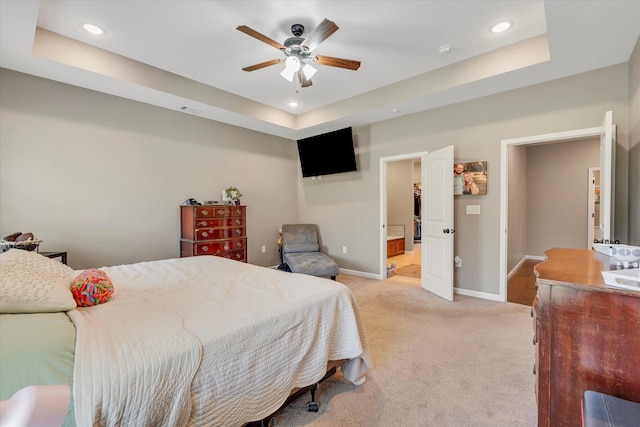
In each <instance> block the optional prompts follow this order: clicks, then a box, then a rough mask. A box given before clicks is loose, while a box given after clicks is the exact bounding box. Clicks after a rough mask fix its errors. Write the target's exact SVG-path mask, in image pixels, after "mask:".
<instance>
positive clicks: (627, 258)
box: [611, 245, 640, 267]
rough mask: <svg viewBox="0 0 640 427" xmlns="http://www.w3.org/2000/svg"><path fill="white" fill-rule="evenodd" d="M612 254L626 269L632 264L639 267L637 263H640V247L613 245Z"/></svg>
mask: <svg viewBox="0 0 640 427" xmlns="http://www.w3.org/2000/svg"><path fill="white" fill-rule="evenodd" d="M611 252H612V254H613V257H614V258H615V259H616V260H617V261H618V263H621V264H622V265H623V266H624V267H629V266H630V265H631V264H634V265H636V266H637V262H638V261H640V246H630V245H613V246H612V248H611Z"/></svg>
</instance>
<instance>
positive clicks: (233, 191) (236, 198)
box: [224, 187, 242, 206]
mask: <svg viewBox="0 0 640 427" xmlns="http://www.w3.org/2000/svg"><path fill="white" fill-rule="evenodd" d="M224 193H225V195H226V196H227V199H229V200H231V202H232V203H233V204H235V205H236V206H240V197H242V193H241V192H240V190H238V188H237V187H229V188H227V189H225V190H224Z"/></svg>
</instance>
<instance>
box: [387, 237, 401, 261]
mask: <svg viewBox="0 0 640 427" xmlns="http://www.w3.org/2000/svg"><path fill="white" fill-rule="evenodd" d="M402 254H404V238H402V239H391V240H387V258H389V257H392V256H396V255H402Z"/></svg>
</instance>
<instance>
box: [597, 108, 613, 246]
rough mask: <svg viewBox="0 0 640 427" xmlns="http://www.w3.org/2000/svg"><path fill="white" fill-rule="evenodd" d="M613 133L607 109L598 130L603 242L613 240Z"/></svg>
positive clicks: (611, 120) (611, 117)
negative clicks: (600, 127)
mask: <svg viewBox="0 0 640 427" xmlns="http://www.w3.org/2000/svg"><path fill="white" fill-rule="evenodd" d="M614 155H615V135H614V126H613V113H612V112H611V111H607V112H606V113H605V115H604V121H603V122H602V130H601V131H600V228H601V230H602V238H603V239H604V243H609V242H613V240H614V237H613V218H614V205H613V195H614V191H615V186H614V182H615V181H614V179H613V177H614V176H615V174H614V165H615V162H614Z"/></svg>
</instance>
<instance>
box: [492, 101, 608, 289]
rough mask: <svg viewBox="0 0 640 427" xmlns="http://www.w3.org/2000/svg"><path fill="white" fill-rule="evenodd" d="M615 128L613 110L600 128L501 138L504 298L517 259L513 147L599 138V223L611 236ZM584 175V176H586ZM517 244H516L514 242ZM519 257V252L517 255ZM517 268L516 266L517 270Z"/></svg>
mask: <svg viewBox="0 0 640 427" xmlns="http://www.w3.org/2000/svg"><path fill="white" fill-rule="evenodd" d="M614 134H615V127H614V126H613V123H612V113H611V112H610V111H608V112H606V113H605V119H604V122H603V125H602V126H601V127H594V128H587V129H579V130H573V131H567V132H558V133H552V134H545V135H536V136H531V137H523V138H515V139H508V140H503V141H502V147H501V176H500V188H501V194H500V206H501V208H500V229H501V230H503V232H501V233H500V295H499V299H500V300H501V301H506V300H507V279H508V276H507V274H508V272H509V271H508V270H509V269H511V266H510V265H509V264H513V263H514V260H513V259H512V260H509V258H508V256H509V255H510V254H509V253H508V252H507V249H508V246H509V245H511V244H513V242H514V241H517V238H518V235H517V231H518V230H511V229H510V225H509V222H508V218H509V215H510V213H509V209H510V203H509V202H510V200H509V185H510V183H509V175H510V169H509V168H510V166H511V165H510V152H511V148H514V147H517V146H529V145H531V146H533V145H539V144H550V143H560V142H569V141H586V140H591V139H594V138H599V139H600V156H599V157H600V169H601V187H600V194H601V204H600V208H601V215H600V222H601V224H603V236H604V238H605V239H609V238H610V237H609V236H610V235H612V233H613V220H612V218H613V217H612V203H613V199H612V195H613V180H612V177H613V166H614V163H613V152H614V148H615V138H614ZM583 176H584V175H583ZM510 234H513V235H514V240H510V238H509V235H510ZM513 246H516V245H513ZM580 247H583V244H580ZM517 249H518V248H516V250H515V251H514V250H512V248H509V251H510V252H511V253H516V254H517V253H518V251H517ZM518 256H519V255H518ZM509 261H511V262H509ZM517 267H518V265H516V266H515V267H514V270H515V269H516V268H517Z"/></svg>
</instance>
